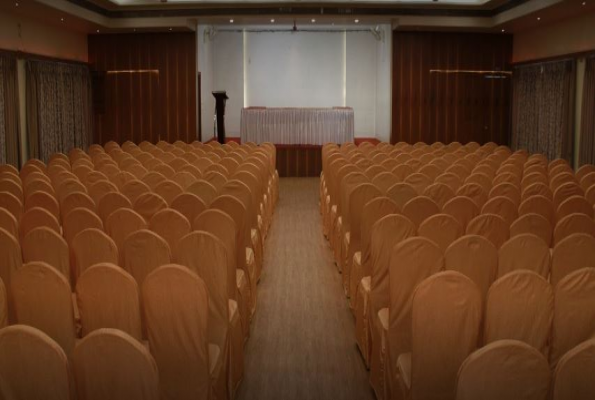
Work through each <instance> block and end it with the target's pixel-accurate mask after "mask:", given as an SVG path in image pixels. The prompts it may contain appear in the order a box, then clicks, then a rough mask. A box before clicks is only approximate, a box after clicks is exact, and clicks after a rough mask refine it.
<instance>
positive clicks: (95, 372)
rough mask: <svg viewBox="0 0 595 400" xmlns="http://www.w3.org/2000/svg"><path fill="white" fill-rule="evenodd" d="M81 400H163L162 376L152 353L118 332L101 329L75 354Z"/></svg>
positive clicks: (75, 367) (86, 338) (74, 364)
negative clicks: (160, 395) (161, 394)
mask: <svg viewBox="0 0 595 400" xmlns="http://www.w3.org/2000/svg"><path fill="white" fill-rule="evenodd" d="M72 361H73V369H74V373H75V376H76V386H77V392H78V398H79V399H84V400H104V399H112V400H128V399H135V400H136V399H138V400H159V373H158V371H157V365H156V364H155V360H154V359H153V357H152V356H151V354H150V353H149V351H148V350H147V349H146V348H145V347H144V346H143V345H142V344H140V343H139V342H138V341H136V340H135V339H134V338H133V337H131V336H129V335H128V334H126V333H124V332H122V331H119V330H117V329H99V330H97V331H95V332H93V333H91V334H90V335H88V336H87V337H85V338H84V339H83V340H81V342H80V343H78V344H77V346H76V348H75V350H74V354H73V360H72Z"/></svg>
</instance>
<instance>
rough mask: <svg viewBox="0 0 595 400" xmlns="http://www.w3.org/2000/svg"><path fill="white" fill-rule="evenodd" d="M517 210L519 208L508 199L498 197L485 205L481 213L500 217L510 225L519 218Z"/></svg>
mask: <svg viewBox="0 0 595 400" xmlns="http://www.w3.org/2000/svg"><path fill="white" fill-rule="evenodd" d="M517 210H518V206H517V205H516V204H515V203H513V202H512V200H510V199H509V198H508V197H505V196H496V197H492V198H491V199H490V200H488V202H487V203H485V205H484V206H483V208H482V209H481V213H482V214H496V215H499V216H500V217H502V218H503V219H504V220H505V221H506V222H507V223H508V225H510V224H512V223H513V222H514V221H515V220H516V219H517V218H518V211H517Z"/></svg>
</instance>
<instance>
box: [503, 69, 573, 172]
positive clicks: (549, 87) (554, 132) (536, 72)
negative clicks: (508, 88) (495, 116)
mask: <svg viewBox="0 0 595 400" xmlns="http://www.w3.org/2000/svg"><path fill="white" fill-rule="evenodd" d="M575 76H576V71H575V61H574V60H562V61H555V62H546V63H538V64H530V65H523V66H517V67H515V69H514V77H513V113H512V138H511V145H512V147H513V148H514V149H515V150H517V149H527V150H528V151H529V152H530V153H542V154H544V155H545V156H547V157H548V158H549V159H550V160H553V159H556V158H563V159H565V160H567V161H569V162H570V161H572V157H573V154H572V152H573V142H574V140H573V121H574V118H573V112H574V86H575Z"/></svg>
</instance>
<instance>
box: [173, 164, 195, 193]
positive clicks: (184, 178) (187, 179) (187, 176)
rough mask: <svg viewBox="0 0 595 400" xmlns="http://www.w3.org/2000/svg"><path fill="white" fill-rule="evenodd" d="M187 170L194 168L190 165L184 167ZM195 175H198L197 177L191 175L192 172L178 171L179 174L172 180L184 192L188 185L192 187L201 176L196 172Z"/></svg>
mask: <svg viewBox="0 0 595 400" xmlns="http://www.w3.org/2000/svg"><path fill="white" fill-rule="evenodd" d="M186 167H187V168H188V169H191V168H194V167H193V166H191V165H188V166H186ZM195 173H197V174H199V175H198V176H196V175H195V174H193V173H192V172H190V171H188V170H184V169H182V170H180V171H179V172H177V173H176V174H175V175H174V177H173V178H172V180H173V181H174V182H176V183H177V184H178V185H180V187H181V188H182V189H184V190H186V188H188V187H189V186H190V185H192V184H193V183H194V182H196V181H197V179H199V178H200V177H201V176H202V175H200V171H199V170H196V172H195Z"/></svg>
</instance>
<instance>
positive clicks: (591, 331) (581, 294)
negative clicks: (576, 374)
mask: <svg viewBox="0 0 595 400" xmlns="http://www.w3.org/2000/svg"><path fill="white" fill-rule="evenodd" d="M593 337H595V268H583V269H580V270H578V271H574V272H572V273H570V274H568V275H566V277H564V278H563V279H562V280H560V282H559V283H558V284H557V285H556V286H555V287H554V323H553V329H552V336H551V343H552V350H551V353H550V365H551V366H552V367H553V366H555V365H556V363H557V362H558V360H560V358H561V357H562V356H563V355H564V354H565V353H566V352H567V351H569V350H570V349H572V348H573V347H575V346H577V345H578V344H579V343H581V342H583V341H585V340H587V339H591V338H593Z"/></svg>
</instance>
